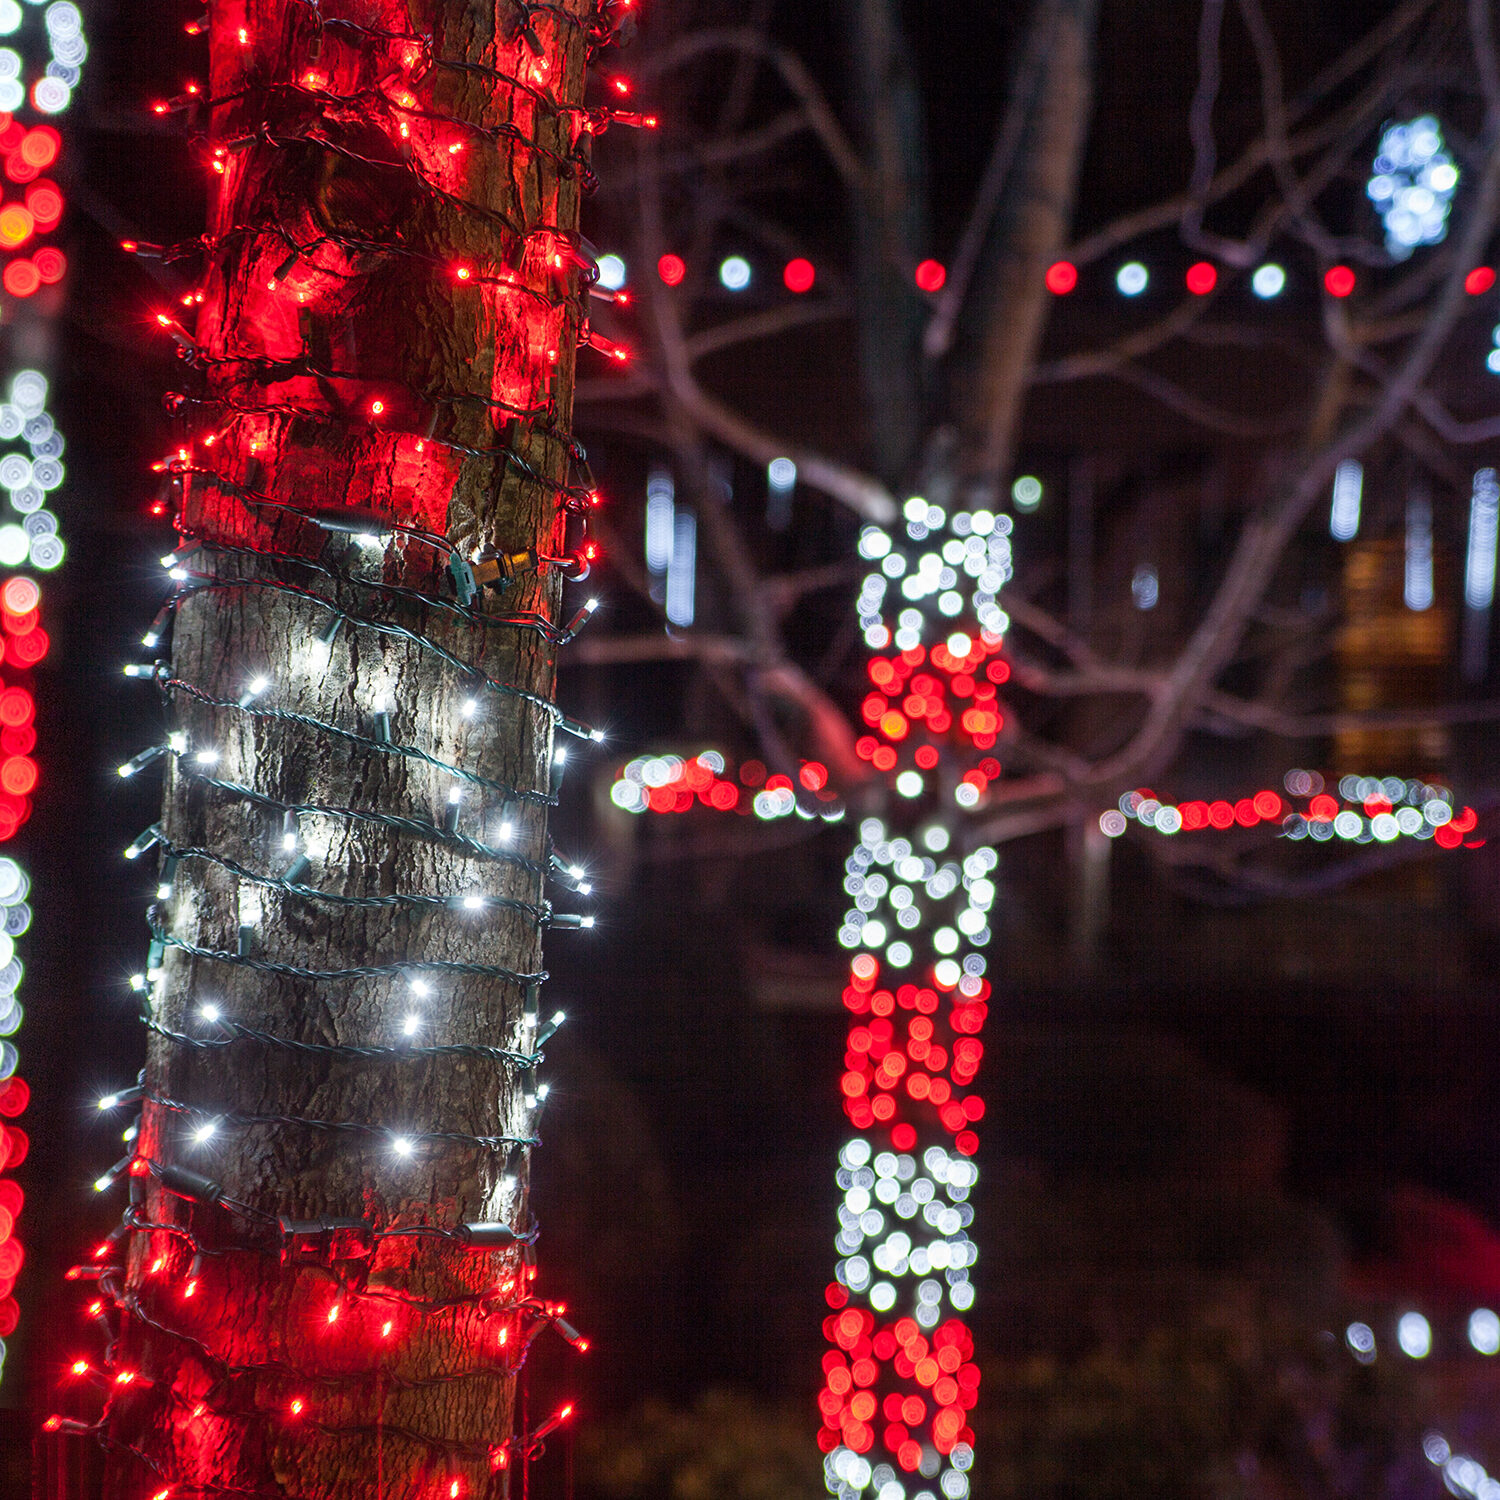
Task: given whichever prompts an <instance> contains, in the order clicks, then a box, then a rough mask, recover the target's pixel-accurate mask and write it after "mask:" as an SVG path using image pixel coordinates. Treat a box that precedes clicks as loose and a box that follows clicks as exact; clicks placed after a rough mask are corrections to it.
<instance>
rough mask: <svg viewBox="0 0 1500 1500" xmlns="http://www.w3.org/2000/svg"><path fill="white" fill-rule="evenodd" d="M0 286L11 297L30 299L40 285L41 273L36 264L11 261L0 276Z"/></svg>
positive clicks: (25, 260)
mask: <svg viewBox="0 0 1500 1500" xmlns="http://www.w3.org/2000/svg"><path fill="white" fill-rule="evenodd" d="M0 284H3V285H4V287H5V290H6V291H7V292H9V293H10V294H11V296H12V297H30V296H32V295H33V294H34V293H35V292H36V291H37V289H38V288H39V287H40V286H41V284H42V277H41V273H40V272H39V271H38V270H37V268H36V263H35V262H34V261H30V260H27V259H25V258H24V257H23V258H22V259H20V260H13V261H11V262H10V264H9V265H7V266H6V268H5V271H4V274H3V275H0Z"/></svg>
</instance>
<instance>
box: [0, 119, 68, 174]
mask: <svg viewBox="0 0 1500 1500" xmlns="http://www.w3.org/2000/svg"><path fill="white" fill-rule="evenodd" d="M8 134H9V132H7V135H8ZM0 144H3V141H0ZM61 150H62V137H61V136H60V135H59V134H58V133H57V132H56V131H55V130H54V129H53V128H52V127H51V126H50V125H38V126H36V127H35V128H34V129H32V130H28V131H27V132H26V134H25V135H24V136H22V137H21V140H20V146H19V151H18V155H19V156H20V158H21V160H22V161H24V162H25V163H26V165H27V166H29V167H34V168H35V169H36V170H37V171H38V172H40V171H41V170H42V168H44V167H50V166H51V165H52V163H53V162H55V161H56V160H57V156H58V153H59V152H60V151H61Z"/></svg>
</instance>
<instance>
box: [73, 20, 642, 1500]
mask: <svg viewBox="0 0 1500 1500" xmlns="http://www.w3.org/2000/svg"><path fill="white" fill-rule="evenodd" d="M628 5H629V0H619V3H618V4H614V5H610V4H606V5H604V6H603V7H602V8H599V7H595V6H594V5H593V4H591V3H590V0H552V3H545V4H520V3H517V0H409V3H408V0H399V3H398V0H359V3H358V4H343V3H337V0H335V3H326V0H221V3H219V4H216V5H215V6H214V8H213V11H212V18H211V19H212V24H211V34H210V47H211V55H212V67H211V76H210V82H209V85H208V89H207V93H208V94H209V95H210V97H209V98H207V99H205V98H204V96H203V94H202V93H200V92H199V91H198V90H197V89H195V88H190V89H189V91H188V92H187V93H186V94H185V95H184V96H182V97H181V98H180V99H178V100H174V101H171V102H170V103H169V104H167V105H166V106H162V108H165V109H166V110H169V111H171V110H181V111H183V112H184V113H186V114H187V116H188V119H189V125H190V130H191V131H192V132H193V133H194V138H195V140H196V142H197V145H198V147H199V150H200V153H201V156H202V158H203V160H204V162H205V164H206V166H207V167H208V168H210V169H211V170H213V171H214V172H216V173H218V174H219V175H220V181H219V184H218V194H217V198H216V202H215V206H214V208H213V211H212V220H211V228H210V230H209V233H208V234H207V235H206V236H205V238H204V240H203V243H202V246H201V253H200V249H199V247H198V246H197V245H196V244H195V245H194V246H193V247H191V248H192V252H193V253H192V256H191V257H184V258H182V259H181V260H179V257H178V253H177V252H176V251H168V252H166V253H167V255H168V258H169V259H170V260H173V261H174V262H176V263H180V264H183V265H184V266H186V267H187V269H189V270H190V271H191V272H193V273H195V274H196V275H197V279H196V280H195V281H194V282H193V283H192V290H191V292H190V293H189V295H188V297H186V298H185V299H184V300H185V301H186V302H187V303H188V304H189V306H190V308H191V310H192V316H188V315H184V314H183V313H182V312H181V310H180V309H178V308H171V309H163V311H162V313H161V315H160V319H159V321H160V322H161V324H162V327H163V329H164V330H165V331H166V333H167V334H168V335H170V336H171V337H172V338H173V339H174V340H175V341H176V342H177V344H178V345H179V349H180V352H181V354H182V356H183V359H184V363H185V365H186V366H187V367H188V368H187V369H186V370H185V371H184V378H183V380H182V382H181V386H182V389H181V391H180V392H178V393H176V394H175V395H174V396H173V397H171V398H169V406H170V407H172V409H174V410H175V411H177V412H178V414H179V416H180V418H181V421H182V428H181V436H180V446H179V447H177V448H176V450H175V451H174V453H173V455H172V457H171V458H170V459H169V460H167V461H166V463H165V465H164V468H165V472H166V479H167V482H168V484H169V485H170V487H171V489H172V494H173V500H174V506H175V513H176V515H177V517H178V525H179V530H180V531H181V533H182V545H181V546H180V548H179V549H178V551H177V552H176V553H175V554H174V555H173V557H172V558H171V559H169V566H170V568H171V571H172V577H173V578H174V579H175V580H176V584H177V588H176V592H175V594H174V596H173V601H172V606H171V609H170V611H169V613H170V618H171V621H172V650H171V661H170V664H168V663H165V662H163V663H161V664H160V666H159V668H158V671H157V674H156V677H157V684H158V686H159V688H160V691H161V696H162V700H163V707H164V712H165V719H166V725H167V730H166V733H167V739H166V748H165V749H164V750H162V751H161V752H160V753H159V754H157V755H156V756H155V757H154V758H155V759H156V760H157V761H158V763H160V764H163V765H165V767H166V792H165V808H164V813H163V817H162V822H161V824H160V829H159V849H158V850H157V853H158V854H159V855H160V857H161V859H162V866H161V875H160V887H159V889H158V891H157V893H156V894H157V899H156V901H155V904H154V905H153V906H152V908H151V915H150V923H151V955H150V961H149V965H148V969H147V972H146V974H145V975H144V977H143V979H142V981H141V986H140V987H141V1000H142V1011H143V1016H144V1019H145V1022H146V1025H147V1027H148V1030H149V1032H150V1049H149V1056H148V1061H147V1066H146V1071H145V1073H144V1075H143V1113H142V1118H141V1123H140V1132H139V1137H138V1139H137V1142H136V1145H135V1147H134V1151H133V1156H132V1159H131V1161H130V1163H129V1165H128V1167H125V1168H123V1170H122V1176H123V1179H124V1181H125V1182H126V1183H128V1185H129V1191H130V1199H131V1206H130V1209H129V1211H128V1213H127V1216H126V1225H125V1226H122V1230H121V1232H120V1233H119V1234H117V1235H116V1236H115V1237H113V1243H112V1244H111V1245H110V1246H106V1247H101V1252H100V1256H99V1263H100V1264H101V1265H102V1266H104V1267H105V1269H104V1271H103V1274H102V1277H101V1280H102V1282H103V1285H104V1288H105V1290H106V1292H108V1293H111V1294H112V1296H113V1301H114V1303H115V1305H116V1307H117V1308H118V1311H119V1324H118V1330H117V1334H116V1337H115V1339H114V1341H113V1343H112V1346H111V1352H110V1357H109V1359H108V1360H107V1361H106V1367H105V1369H104V1371H103V1373H104V1376H105V1378H106V1381H107V1383H108V1387H109V1391H110V1395H109V1398H108V1407H107V1411H106V1416H105V1423H104V1427H103V1434H104V1438H105V1442H106V1446H107V1448H108V1449H109V1452H110V1455H111V1458H110V1469H109V1480H108V1485H107V1490H108V1493H109V1494H110V1495H115V1496H122V1497H123V1496H130V1497H137V1496H139V1495H142V1494H150V1493H154V1492H156V1491H157V1490H164V1491H168V1492H171V1493H174V1494H175V1493H202V1494H214V1493H228V1492H234V1493H237V1494H272V1493H274V1494H277V1495H295V1496H306V1497H313V1496H330V1495H343V1494H348V1493H351V1492H352V1491H353V1489H354V1487H355V1486H364V1485H368V1484H371V1483H374V1484H377V1485H378V1486H379V1488H380V1489H381V1491H382V1493H389V1494H392V1495H405V1494H416V1493H418V1492H421V1493H424V1494H434V1495H435V1494H438V1493H439V1491H441V1493H442V1494H443V1495H445V1496H458V1495H461V1494H464V1493H467V1492H470V1491H483V1490H485V1489H486V1488H487V1486H489V1485H491V1484H492V1483H493V1484H495V1485H496V1486H497V1490H496V1491H494V1492H499V1490H500V1489H501V1488H503V1487H504V1486H505V1485H506V1483H507V1482H508V1476H509V1473H510V1472H511V1470H512V1469H513V1468H514V1467H515V1466H516V1465H517V1464H519V1463H520V1462H522V1461H523V1460H524V1459H525V1458H526V1457H527V1456H528V1453H529V1452H530V1451H531V1450H533V1449H534V1448H535V1447H536V1446H537V1442H538V1440H539V1437H540V1436H541V1435H542V1433H541V1430H540V1429H541V1428H545V1427H548V1426H550V1425H551V1421H552V1419H551V1418H548V1419H547V1421H545V1422H543V1423H541V1424H540V1427H537V1426H534V1427H533V1429H532V1431H531V1432H530V1433H515V1434H514V1436H513V1431H514V1424H513V1408H514V1405H515V1382H516V1373H517V1370H518V1368H519V1365H520V1362H521V1361H522V1360H523V1359H524V1356H525V1353H526V1349H527V1347H528V1345H529V1342H530V1339H531V1338H532V1337H533V1336H535V1335H536V1334H537V1333H538V1332H539V1331H540V1330H542V1329H545V1328H547V1327H549V1326H558V1327H559V1330H560V1331H561V1332H562V1333H563V1334H564V1336H565V1337H569V1338H570V1339H574V1340H575V1341H577V1340H576V1335H575V1334H574V1333H573V1331H572V1330H571V1329H570V1328H568V1326H567V1325H566V1324H565V1323H561V1322H560V1320H559V1319H558V1318H557V1317H556V1310H555V1309H553V1308H551V1307H549V1306H548V1305H546V1304H545V1303H542V1302H541V1301H539V1300H538V1299H537V1297H536V1295H535V1288H534V1285H533V1278H534V1276H535V1271H534V1268H533V1265H532V1263H531V1262H532V1257H531V1254H530V1249H529V1246H530V1241H531V1239H532V1238H533V1236H532V1233H531V1229H532V1225H531V1221H530V1218H529V1214H528V1210H527V1205H526V1182H527V1173H528V1150H527V1148H528V1146H529V1145H530V1144H531V1143H532V1141H533V1138H534V1129H535V1117H536V1105H537V1084H536V1067H535V1064H536V1060H537V1051H538V1048H539V1046H540V1043H541V1041H542V1040H544V1039H545V1035H546V1032H547V1030H548V1028H547V1026H546V1025H545V1024H539V1017H538V1011H537V1007H538V1004H539V994H538V992H539V988H540V984H541V981H542V980H543V979H544V978H545V975H544V974H543V972H542V951H541V950H542V930H543V928H545V927H546V926H548V925H549V924H550V925H578V918H576V917H573V918H571V920H570V919H568V918H560V917H559V916H557V915H555V914H554V913H553V912H552V909H551V906H550V902H549V896H550V895H552V894H554V893H555V887H553V886H552V885H551V884H550V883H549V882H551V881H552V879H553V878H554V876H555V875H556V874H558V873H564V874H565V867H564V866H563V865H562V862H561V861H559V860H558V859H557V858H556V856H555V855H554V853H553V851H552V849H551V845H550V842H549V838H548V833H547V810H548V807H549V806H550V805H551V803H552V802H553V801H554V800H555V793H556V789H557V785H558V783H559V782H560V780H561V768H562V760H563V754H564V750H563V746H564V743H565V738H566V736H565V731H567V730H569V729H572V730H575V731H578V730H579V729H580V726H575V725H570V724H569V723H568V722H567V721H565V720H564V719H562V717H561V716H560V715H559V713H558V711H557V710H556V708H555V707H554V705H553V702H552V691H553V679H554V669H555V657H556V647H557V646H558V645H559V644H561V643H562V642H563V641H565V639H566V637H567V634H568V630H567V627H566V624H565V622H566V620H567V618H568V614H569V613H570V612H571V609H572V607H573V606H572V604H571V603H570V604H565V603H564V600H563V585H564V581H565V579H566V578H567V577H569V576H577V575H578V574H580V573H582V572H584V571H586V563H585V561H584V557H585V556H586V555H587V544H586V543H585V542H584V541H583V540H582V533H583V531H584V529H585V527H584V525H583V524H581V521H580V516H579V513H580V512H584V511H586V508H587V507H588V506H589V505H590V504H592V503H593V500H594V498H595V497H594V496H593V494H592V492H591V482H590V481H589V480H588V476H587V469H586V467H584V466H583V464H582V459H581V451H580V450H577V449H576V448H575V447H574V445H573V444H572V441H571V439H570V437H569V433H568V420H569V414H570V411H571V405H572V385H573V366H574V354H575V350H576V348H577V347H578V345H579V343H580V341H581V340H582V339H584V338H587V337H588V329H587V320H586V314H585V306H584V301H585V298H586V294H587V285H588V281H589V275H588V271H587V262H586V261H585V260H584V259H583V257H582V256H581V254H580V253H579V240H578V234H577V226H578V216H579V202H580V197H581V194H582V189H583V188H584V186H585V185H586V183H587V181H588V176H589V169H588V166H587V148H588V143H589V138H590V135H591V133H592V132H593V131H595V130H597V129H598V128H600V127H601V126H602V124H604V123H607V118H608V117H607V115H606V114H604V113H603V112H600V111H592V112H591V111H588V110H586V109H585V108H584V103H583V100H584V74H585V65H586V62H587V58H588V54H589V51H590V49H591V47H592V46H594V45H597V44H600V43H603V42H606V41H608V40H610V38H611V36H612V34H613V31H614V29H615V26H616V25H617V23H618V20H619V18H620V17H621V15H623V13H624V12H625V11H626V9H627V8H628ZM142 248H146V247H142ZM583 519H584V520H586V516H585V517H584V518H583ZM575 623H576V622H575ZM156 633H157V632H156V631H153V635H154V634H156ZM149 640H150V637H148V642H149ZM137 759H138V761H142V762H145V763H149V762H150V761H151V760H152V759H153V756H152V754H151V752H148V753H147V755H146V756H144V757H138V758H137ZM135 768H136V764H135V763H132V766H131V767H130V768H127V769H130V770H132V771H133V770H134V769H135ZM145 842H146V843H148V844H149V842H150V840H149V838H148V839H146V840H145ZM566 904H567V902H566V899H565V900H564V905H566ZM466 1226H467V1227H466ZM546 1410H549V1411H550V1410H551V1408H550V1407H548V1408H546Z"/></svg>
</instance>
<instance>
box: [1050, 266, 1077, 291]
mask: <svg viewBox="0 0 1500 1500" xmlns="http://www.w3.org/2000/svg"><path fill="white" fill-rule="evenodd" d="M1044 280H1045V281H1046V285H1047V290H1048V291H1049V292H1051V293H1052V295H1053V296H1054V297H1066V296H1067V295H1068V293H1069V292H1071V291H1072V290H1073V288H1074V287H1076V286H1077V285H1078V267H1077V266H1075V265H1074V264H1073V263H1072V261H1068V260H1056V261H1053V262H1052V264H1051V265H1050V266H1048V267H1047V274H1046V276H1045V278H1044Z"/></svg>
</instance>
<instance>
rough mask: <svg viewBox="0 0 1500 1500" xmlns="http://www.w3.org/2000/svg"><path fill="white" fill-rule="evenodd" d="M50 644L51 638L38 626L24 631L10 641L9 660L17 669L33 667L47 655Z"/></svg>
mask: <svg viewBox="0 0 1500 1500" xmlns="http://www.w3.org/2000/svg"><path fill="white" fill-rule="evenodd" d="M6 623H7V624H9V623H10V622H9V621H7V622H6ZM51 644H52V640H51V637H50V636H48V634H47V632H46V631H45V630H43V629H41V628H40V626H38V627H36V628H34V629H32V630H28V631H26V632H25V634H24V635H18V636H16V637H15V638H14V639H13V640H12V641H11V643H10V646H9V648H8V651H9V655H10V658H11V660H12V661H14V662H15V664H16V665H17V666H18V667H34V666H35V665H36V664H37V662H39V661H40V660H41V659H42V658H43V657H44V656H45V655H46V654H47V648H48V647H49V646H50V645H51Z"/></svg>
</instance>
